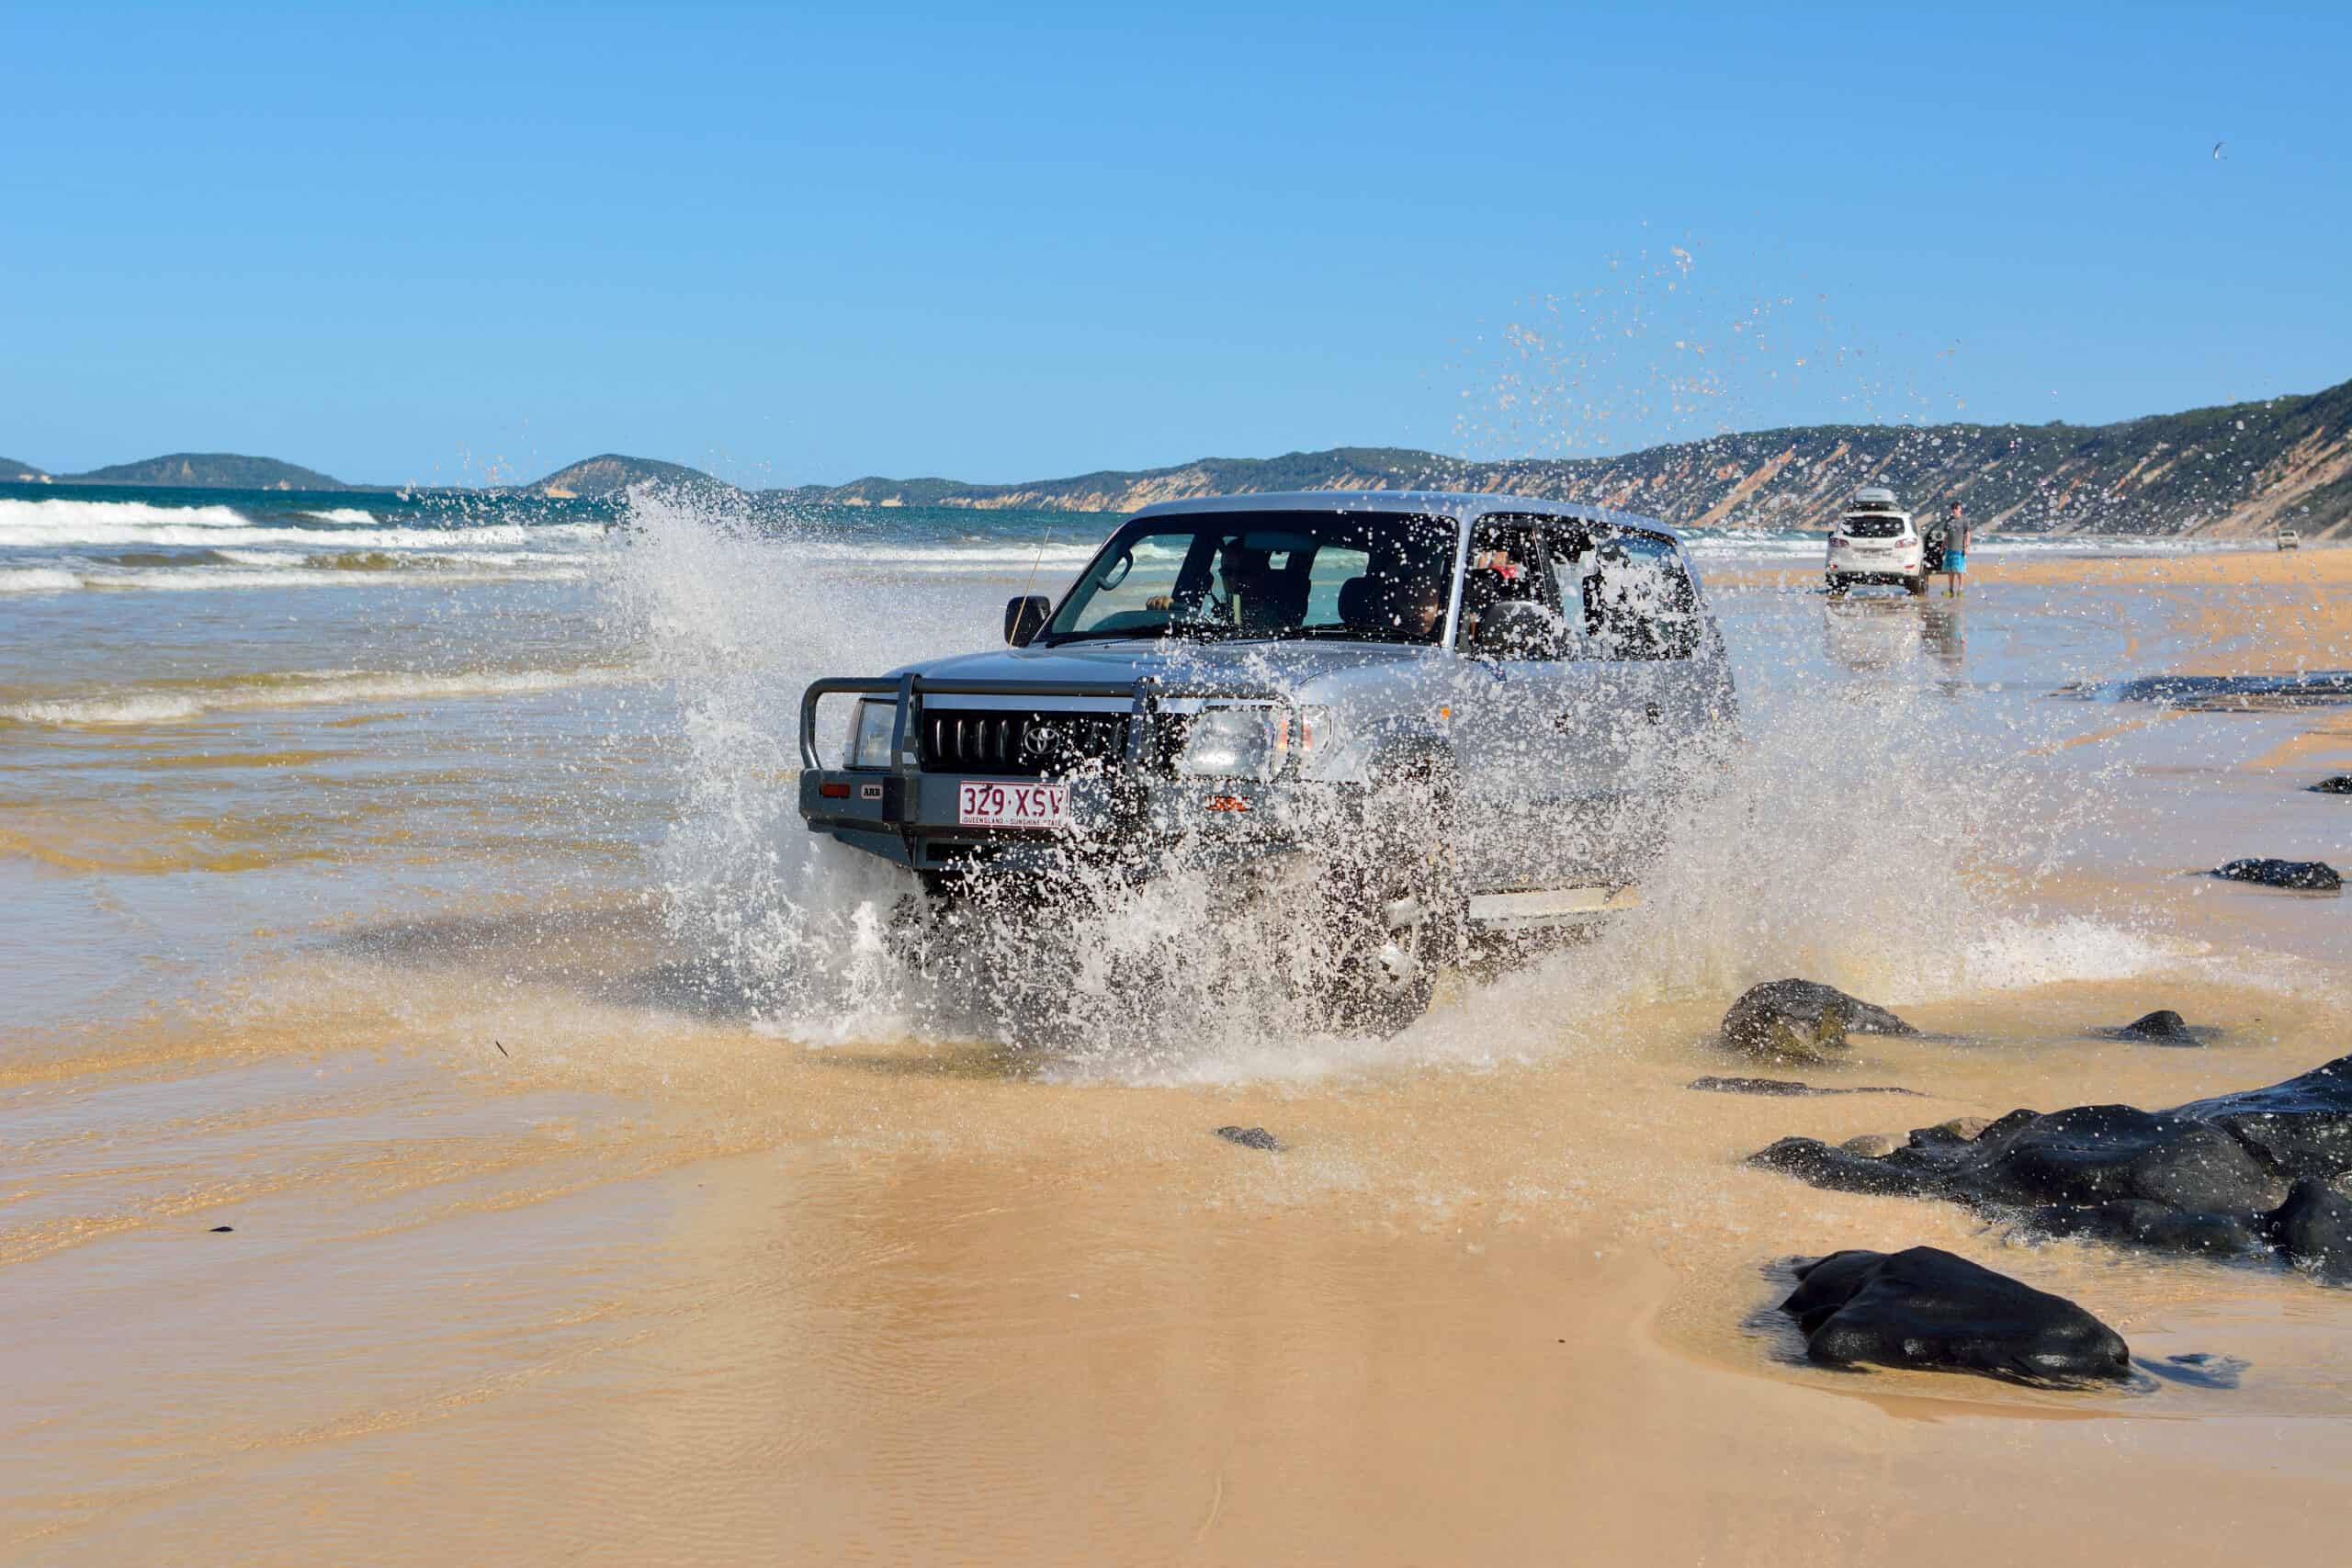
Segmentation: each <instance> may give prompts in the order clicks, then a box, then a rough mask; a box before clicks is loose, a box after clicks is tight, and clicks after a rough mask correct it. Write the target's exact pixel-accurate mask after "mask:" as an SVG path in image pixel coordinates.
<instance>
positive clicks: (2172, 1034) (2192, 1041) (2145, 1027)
mask: <svg viewBox="0 0 2352 1568" xmlns="http://www.w3.org/2000/svg"><path fill="white" fill-rule="evenodd" d="M2218 1032H2219V1031H2217V1030H2212V1029H2208V1028H2205V1027H2203V1026H2201V1025H2199V1024H2192V1023H2190V1022H2188V1021H2187V1020H2186V1019H2184V1018H2182V1017H2181V1016H2180V1014H2178V1013H2177V1012H2175V1011H2173V1010H2171V1009H2170V1008H2159V1009H2158V1010H2155V1011H2154V1012H2152V1013H2149V1014H2148V1015H2147V1016H2146V1017H2144V1018H2135V1019H2133V1020H2132V1021H2131V1022H2129V1023H2126V1024H2121V1025H2119V1026H2118V1027H2116V1028H2113V1029H2099V1030H2094V1031H2093V1033H2096V1034H2103V1035H2105V1036H2106V1037H2107V1038H2108V1039H2109V1040H2129V1041H2131V1042H2133V1043H2137V1044H2142V1045H2181V1046H2188V1045H2202V1044H2204V1043H2205V1042H2206V1041H2208V1040H2211V1038H2212V1037H2213V1036H2214V1035H2215V1034H2216V1033H2218Z"/></svg>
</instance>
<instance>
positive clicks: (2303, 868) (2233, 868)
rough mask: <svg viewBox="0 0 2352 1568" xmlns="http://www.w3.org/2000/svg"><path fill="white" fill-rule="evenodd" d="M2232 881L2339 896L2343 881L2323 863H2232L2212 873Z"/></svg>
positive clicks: (2312, 861)
mask: <svg viewBox="0 0 2352 1568" xmlns="http://www.w3.org/2000/svg"><path fill="white" fill-rule="evenodd" d="M2214 875H2216V876H2219V877H2222V878H2223V879H2225V880H2227V881H2230V882H2252V883H2256V884H2259V885H2260V886H2264V887H2291V888H2294V889H2296V890H2297V891H2299V892H2304V893H2336V892H2340V891H2342V890H2343V887H2344V878H2342V877H2341V876H2338V875H2337V874H2335V867H2334V866H2332V865H2330V864H2328V863H2326V862H2325V861H2324V860H2233V861H2232V862H2230V863H2229V864H2227V865H2225V866H2223V867H2222V869H2221V870H2219V871H2217V872H2215V873H2214Z"/></svg>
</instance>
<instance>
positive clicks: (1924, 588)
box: [1904, 571, 1928, 599]
mask: <svg viewBox="0 0 2352 1568" xmlns="http://www.w3.org/2000/svg"><path fill="white" fill-rule="evenodd" d="M1904 586H1905V588H1908V589H1909V590H1911V597H1912V598H1914V599H1925V598H1926V597H1927V596H1928V574H1927V573H1926V572H1924V571H1923V572H1921V573H1920V574H1919V575H1918V576H1917V577H1915V578H1913V579H1912V580H1911V581H1908V582H1906V583H1905V584H1904Z"/></svg>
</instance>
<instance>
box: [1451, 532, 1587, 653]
mask: <svg viewBox="0 0 2352 1568" xmlns="http://www.w3.org/2000/svg"><path fill="white" fill-rule="evenodd" d="M1568 641H1569V627H1568V626H1567V623H1566V620H1565V619H1564V618H1563V617H1562V615H1561V610H1560V594H1559V590H1558V588H1557V587H1556V586H1555V583H1554V581H1553V579H1552V574H1551V572H1550V571H1549V570H1547V568H1546V566H1545V563H1544V552H1543V550H1542V549H1541V548H1540V547H1538V545H1537V543H1536V534H1535V530H1534V529H1533V528H1532V526H1529V525H1528V523H1527V520H1525V519H1522V518H1489V519H1487V521H1485V522H1482V523H1481V524H1479V525H1478V526H1477V528H1476V530H1475V531H1474V532H1473V533H1472V534H1471V536H1470V566H1469V570H1468V571H1467V572H1466V573H1465V574H1464V577H1463V580H1462V635H1461V638H1460V643H1461V647H1462V649H1463V650H1464V652H1467V653H1472V654H1476V655H1478V656H1480V657H1482V658H1487V659H1511V660H1523V659H1544V660H1548V659H1562V658H1566V656H1567V651H1568Z"/></svg>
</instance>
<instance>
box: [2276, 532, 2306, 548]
mask: <svg viewBox="0 0 2352 1568" xmlns="http://www.w3.org/2000/svg"><path fill="white" fill-rule="evenodd" d="M2278 547H2279V548H2280V549H2282V550H2299V549H2301V548H2302V547H2303V536H2301V534H2298V533H2296V532H2295V531H2294V530H2293V529H2292V528H2281V529H2279V530H2278Z"/></svg>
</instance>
